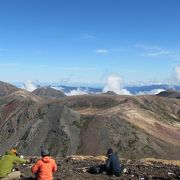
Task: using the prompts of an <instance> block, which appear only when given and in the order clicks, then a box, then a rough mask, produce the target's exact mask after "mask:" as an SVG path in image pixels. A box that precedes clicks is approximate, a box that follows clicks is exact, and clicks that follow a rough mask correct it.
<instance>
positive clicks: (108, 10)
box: [0, 0, 180, 85]
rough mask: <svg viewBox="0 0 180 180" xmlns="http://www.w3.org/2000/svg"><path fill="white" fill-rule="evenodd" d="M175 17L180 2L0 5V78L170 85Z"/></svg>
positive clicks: (179, 53) (25, 1) (72, 0)
mask: <svg viewBox="0 0 180 180" xmlns="http://www.w3.org/2000/svg"><path fill="white" fill-rule="evenodd" d="M179 20H180V1H179V0H0V80H2V81H6V82H15V81H18V82H24V81H27V80H32V81H35V80H38V81H40V82H60V83H62V84H92V85H95V84H101V83H104V81H105V79H106V77H108V76H109V75H111V74H113V75H116V76H120V77H122V78H123V80H124V82H125V84H132V83H139V82H163V83H164V82H165V83H166V82H167V83H171V81H173V80H174V78H175V76H177V72H176V74H175V68H176V69H177V68H179V65H180V21H179ZM178 72H179V71H178Z"/></svg>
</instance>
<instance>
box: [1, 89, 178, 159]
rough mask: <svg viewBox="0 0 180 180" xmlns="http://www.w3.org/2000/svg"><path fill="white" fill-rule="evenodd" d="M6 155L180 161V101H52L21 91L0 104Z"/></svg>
mask: <svg viewBox="0 0 180 180" xmlns="http://www.w3.org/2000/svg"><path fill="white" fill-rule="evenodd" d="M0 102H1V103H0V128H1V131H0V147H1V148H0V153H4V152H5V150H6V149H8V148H10V147H11V146H17V147H18V150H19V151H20V153H21V154H25V155H39V152H40V149H42V148H43V147H46V148H48V149H49V150H50V152H51V154H52V155H57V156H65V155H71V154H84V155H99V154H103V153H105V152H106V150H107V148H109V147H112V148H114V150H115V151H116V152H117V153H118V154H120V156H121V157H125V158H143V157H156V158H165V159H180V154H179V152H180V101H179V99H175V98H166V97H158V96H118V95H107V94H106V95H83V96H72V97H62V98H60V99H55V100H52V99H47V98H43V97H39V96H37V95H34V94H32V93H28V92H26V91H22V90H20V91H16V92H14V93H12V94H10V95H8V96H5V97H3V98H1V99H0Z"/></svg>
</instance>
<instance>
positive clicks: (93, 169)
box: [88, 165, 102, 174]
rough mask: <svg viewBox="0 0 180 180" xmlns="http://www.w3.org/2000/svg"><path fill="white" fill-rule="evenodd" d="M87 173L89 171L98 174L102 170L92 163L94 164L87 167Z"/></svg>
mask: <svg viewBox="0 0 180 180" xmlns="http://www.w3.org/2000/svg"><path fill="white" fill-rule="evenodd" d="M88 173H90V174H100V173H102V172H101V168H100V167H99V165H94V166H91V167H90V168H89V169H88Z"/></svg>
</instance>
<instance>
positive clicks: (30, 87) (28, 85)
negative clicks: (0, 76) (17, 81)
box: [21, 81, 37, 91]
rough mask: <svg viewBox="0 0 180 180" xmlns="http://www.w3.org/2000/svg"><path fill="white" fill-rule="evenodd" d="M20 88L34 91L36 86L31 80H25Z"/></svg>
mask: <svg viewBox="0 0 180 180" xmlns="http://www.w3.org/2000/svg"><path fill="white" fill-rule="evenodd" d="M21 88H22V89H25V90H27V91H34V90H35V89H36V88H37V87H36V85H35V84H34V83H33V82H32V81H27V82H25V83H24V84H23V85H22V87H21Z"/></svg>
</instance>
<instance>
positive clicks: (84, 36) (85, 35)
mask: <svg viewBox="0 0 180 180" xmlns="http://www.w3.org/2000/svg"><path fill="white" fill-rule="evenodd" d="M82 38H83V39H94V38H96V36H94V35H92V34H89V33H86V34H83V35H82Z"/></svg>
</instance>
